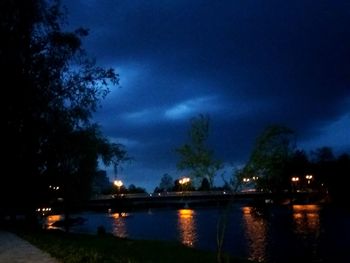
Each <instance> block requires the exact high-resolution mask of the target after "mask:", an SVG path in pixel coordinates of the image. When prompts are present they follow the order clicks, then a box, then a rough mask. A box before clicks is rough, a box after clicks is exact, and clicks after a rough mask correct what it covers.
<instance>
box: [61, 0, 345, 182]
mask: <svg viewBox="0 0 350 263" xmlns="http://www.w3.org/2000/svg"><path fill="white" fill-rule="evenodd" d="M64 4H66V5H67V7H68V10H69V13H70V15H69V16H68V18H69V21H70V25H69V28H74V27H77V26H85V27H88V28H90V29H91V35H90V36H89V37H88V38H87V39H86V41H85V46H86V48H87V50H88V51H89V52H90V53H91V54H92V55H95V56H96V58H97V60H98V62H99V63H100V64H102V65H106V66H112V67H115V68H116V69H117V71H118V72H119V73H120V77H121V86H122V87H121V88H117V89H115V90H113V91H112V93H111V94H110V95H109V96H108V98H107V99H106V100H105V101H104V102H103V108H102V109H101V110H99V111H98V113H97V114H96V116H95V117H96V120H98V121H99V122H100V123H101V125H102V126H103V130H104V132H105V133H106V134H107V135H108V136H110V137H111V138H114V139H115V140H119V141H121V142H124V143H125V144H126V146H127V147H128V149H129V152H130V154H131V155H134V156H135V162H134V165H131V164H130V165H128V167H129V168H127V169H125V173H126V174H128V175H127V177H128V178H132V180H137V178H139V181H140V182H142V183H146V182H148V186H149V185H153V186H154V185H155V184H156V183H157V182H158V181H159V178H160V176H161V173H162V172H166V171H167V170H168V171H169V172H170V171H171V169H173V170H172V171H173V172H174V173H175V166H176V155H175V153H174V148H176V147H177V146H178V145H180V144H181V143H183V142H184V140H185V139H186V131H187V129H188V126H189V122H188V120H189V119H190V118H191V117H193V116H195V115H197V114H199V113H208V114H210V116H211V118H212V134H211V140H210V143H211V145H212V146H213V148H215V150H216V152H217V153H218V156H220V158H222V159H223V160H225V161H226V162H228V163H240V162H244V161H245V160H246V158H247V156H248V154H249V151H250V150H251V148H252V145H253V143H254V139H255V137H256V136H257V134H259V132H261V131H262V129H263V127H265V126H266V125H267V124H271V123H282V124H285V125H287V126H289V127H291V128H292V129H294V130H295V131H296V132H297V133H298V135H299V140H300V144H301V145H304V146H305V147H309V148H311V147H315V146H317V145H318V144H319V146H323V145H321V144H323V143H328V144H330V145H329V146H334V147H338V148H339V147H340V145H342V147H341V149H342V150H343V149H345V150H349V149H350V139H349V138H348V137H347V135H346V132H347V131H349V129H350V120H349V118H350V117H349V114H350V99H349V98H350V87H349V84H350V79H349V78H350V74H349V72H350V62H349V61H350V60H349V59H350V27H349V24H350V4H349V3H348V2H347V1H345V0H344V1H323V0H322V1H316V2H315V1H311V0H310V1H308V0H303V1H277V0H274V1H268V2H266V1H209V0H208V1H187V0H186V1H185V0H183V1H171V0H168V1H136V0H135V1H107V0H104V1H92V0H90V1H86V0H81V1H77V0H76V1H64ZM334 129H336V131H334ZM332 131H333V132H332ZM332 134H334V135H337V136H332ZM346 139H349V140H346ZM339 149H340V148H339ZM131 174H132V175H131ZM130 180H131V179H130ZM132 180H131V181H132ZM135 183H136V184H137V182H136V181H135Z"/></svg>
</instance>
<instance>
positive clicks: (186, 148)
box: [176, 114, 222, 187]
mask: <svg viewBox="0 0 350 263" xmlns="http://www.w3.org/2000/svg"><path fill="white" fill-rule="evenodd" d="M208 136H209V117H208V116H205V115H202V114H200V115H199V116H198V117H195V118H192V119H191V128H190V130H189V137H190V142H189V143H185V144H184V145H182V146H181V147H179V148H177V149H176V151H177V153H178V154H179V155H180V161H179V162H178V164H177V167H178V169H180V170H188V171H189V172H190V176H191V177H192V179H195V180H200V181H199V182H201V180H202V179H203V178H207V180H208V181H209V184H210V186H211V187H212V186H213V182H214V177H215V175H216V172H217V171H218V170H220V169H221V168H222V163H221V161H219V160H216V159H214V152H213V151H212V150H211V149H209V147H208V146H207V145H206V142H207V139H208Z"/></svg>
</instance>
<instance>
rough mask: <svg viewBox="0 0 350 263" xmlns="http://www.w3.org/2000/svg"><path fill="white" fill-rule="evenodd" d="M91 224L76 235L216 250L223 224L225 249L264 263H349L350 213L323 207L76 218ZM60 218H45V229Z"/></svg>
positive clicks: (240, 208)
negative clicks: (99, 234)
mask: <svg viewBox="0 0 350 263" xmlns="http://www.w3.org/2000/svg"><path fill="white" fill-rule="evenodd" d="M74 216H80V217H83V218H85V219H87V220H86V221H85V222H84V223H83V224H81V225H77V226H74V227H73V228H72V231H74V232H79V233H92V234H96V233H97V228H98V226H103V227H104V228H105V230H106V231H107V232H109V233H113V234H114V235H116V236H118V237H126V238H132V239H157V240H178V241H179V242H182V243H183V244H185V245H186V246H190V247H195V248H200V249H207V250H213V251H215V250H216V248H217V225H218V220H219V219H221V220H222V219H225V220H224V222H225V223H224V225H225V227H226V231H225V234H224V235H223V236H222V237H223V250H224V251H225V252H228V253H230V254H231V255H234V256H239V257H244V258H249V259H252V260H255V261H261V262H300V261H301V262H338V263H345V262H346V263H348V262H350V211H349V210H348V209H344V208H341V207H333V206H332V207H330V206H319V205H310V204H309V205H293V206H277V205H276V206H275V205H269V206H265V207H263V208H257V207H252V206H244V205H238V204H237V205H233V206H232V207H231V208H230V209H229V210H224V209H223V208H196V209H179V210H175V209H174V210H172V209H152V210H148V211H135V212H130V213H114V212H113V211H109V212H107V213H92V212H85V213H80V214H76V215H74ZM60 218H61V216H60V215H52V216H49V217H47V224H48V225H50V224H51V223H52V222H54V221H56V220H59V219H60Z"/></svg>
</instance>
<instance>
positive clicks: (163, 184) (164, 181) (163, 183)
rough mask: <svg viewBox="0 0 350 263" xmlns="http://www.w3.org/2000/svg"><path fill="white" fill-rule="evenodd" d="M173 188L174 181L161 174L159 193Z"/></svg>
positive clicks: (167, 175)
mask: <svg viewBox="0 0 350 263" xmlns="http://www.w3.org/2000/svg"><path fill="white" fill-rule="evenodd" d="M173 187H174V180H173V178H172V177H171V176H170V175H169V174H167V173H165V174H163V176H162V178H161V179H160V184H159V187H158V189H159V191H171V190H172V189H173Z"/></svg>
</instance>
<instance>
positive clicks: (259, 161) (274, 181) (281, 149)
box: [241, 125, 295, 191]
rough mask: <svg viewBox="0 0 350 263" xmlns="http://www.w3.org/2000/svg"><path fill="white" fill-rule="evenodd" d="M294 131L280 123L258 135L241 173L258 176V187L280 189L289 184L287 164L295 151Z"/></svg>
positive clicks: (250, 176)
mask: <svg viewBox="0 0 350 263" xmlns="http://www.w3.org/2000/svg"><path fill="white" fill-rule="evenodd" d="M294 148H295V140H294V132H293V131H292V130H290V129H289V128H287V127H284V126H280V125H273V126H268V127H267V128H266V129H265V130H264V131H263V133H262V134H261V135H260V136H258V138H257V140H256V143H255V147H254V149H253V151H252V153H251V156H250V159H249V161H248V163H247V164H246V166H245V167H244V168H243V170H242V171H241V173H243V176H245V177H248V178H252V177H253V176H255V177H258V178H259V179H258V180H257V185H258V187H260V188H262V189H265V190H271V191H278V190H282V189H285V188H288V186H289V177H288V174H287V165H288V162H289V159H290V157H291V155H292V154H293V152H294Z"/></svg>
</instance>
